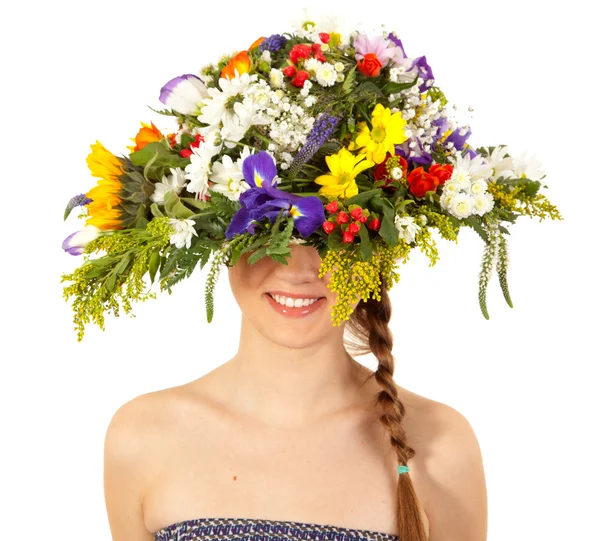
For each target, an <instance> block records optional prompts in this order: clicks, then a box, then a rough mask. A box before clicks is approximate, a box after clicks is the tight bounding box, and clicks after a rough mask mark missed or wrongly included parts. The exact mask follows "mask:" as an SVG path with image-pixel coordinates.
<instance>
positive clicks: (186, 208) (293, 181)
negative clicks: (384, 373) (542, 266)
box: [61, 20, 562, 340]
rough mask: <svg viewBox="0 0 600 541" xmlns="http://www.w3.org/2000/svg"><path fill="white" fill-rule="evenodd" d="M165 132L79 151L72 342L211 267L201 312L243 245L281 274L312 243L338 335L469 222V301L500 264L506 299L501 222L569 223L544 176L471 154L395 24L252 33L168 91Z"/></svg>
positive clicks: (146, 127)
mask: <svg viewBox="0 0 600 541" xmlns="http://www.w3.org/2000/svg"><path fill="white" fill-rule="evenodd" d="M159 101H160V102H161V103H162V104H163V105H164V106H165V108H164V109H162V110H155V109H152V110H153V111H154V112H156V113H158V114H161V115H167V116H171V117H173V121H174V122H173V124H174V128H173V131H172V132H171V133H162V132H161V131H160V130H159V129H157V128H156V126H155V125H154V123H153V122H151V123H150V124H146V123H144V122H142V127H141V129H139V131H138V133H137V135H136V136H135V137H134V138H132V140H133V142H134V143H135V144H134V145H132V146H129V147H127V148H128V150H129V152H128V154H127V155H121V156H120V157H117V156H116V155H114V154H113V153H111V152H110V151H109V150H107V149H106V148H105V147H104V146H103V145H102V144H101V143H100V142H98V141H96V143H95V144H93V145H91V153H90V154H89V156H88V158H87V163H88V166H89V168H90V171H91V173H92V175H93V177H95V178H96V179H97V184H96V185H95V186H93V187H92V188H91V189H90V190H89V191H88V192H86V193H82V194H79V195H76V196H75V197H73V198H72V199H71V200H70V201H69V203H68V205H67V208H66V211H65V214H64V219H65V220H66V219H67V217H68V216H69V214H70V212H71V211H72V210H73V209H74V208H76V207H81V211H82V212H81V214H80V218H83V219H85V226H84V227H83V228H82V229H81V230H79V231H77V232H75V233H73V234H72V235H69V236H68V237H67V238H66V239H65V240H64V242H63V249H64V250H66V251H67V252H69V253H70V254H73V255H77V256H79V255H83V258H84V262H83V263H82V264H81V265H80V266H79V267H78V268H76V269H75V270H74V272H72V273H70V274H63V275H62V277H61V281H62V282H65V281H67V282H70V284H69V285H67V286H65V287H64V297H65V299H66V300H69V299H71V298H73V310H74V313H75V316H74V323H75V330H76V331H77V336H78V340H81V339H82V338H83V335H84V327H85V324H87V323H90V322H93V323H96V324H97V325H99V326H100V328H102V329H103V330H104V314H105V313H106V312H113V314H114V315H118V314H119V309H123V310H124V311H125V312H126V313H131V311H132V310H131V301H133V300H136V301H144V300H146V299H147V298H155V296H156V295H155V293H153V292H151V293H147V284H146V281H145V278H146V277H148V279H149V281H150V285H153V284H154V282H155V281H158V282H159V286H160V290H161V291H162V290H165V289H166V290H168V292H169V293H171V287H172V286H173V285H175V284H176V283H177V282H179V281H180V280H182V279H184V278H187V277H189V276H190V275H191V274H192V272H193V271H194V270H195V269H196V268H198V267H199V268H203V267H204V266H205V265H206V264H208V263H209V261H210V269H209V273H208V278H207V282H206V287H205V300H206V311H207V320H208V321H209V322H210V321H211V320H212V317H213V311H214V300H213V292H214V287H215V284H216V280H217V277H218V275H219V271H220V268H222V266H223V265H234V264H235V263H236V262H237V260H238V259H239V258H240V256H241V255H242V254H245V253H249V257H248V263H249V264H251V265H252V264H254V263H256V262H257V261H259V260H260V259H261V258H263V257H270V258H272V259H273V260H274V261H277V262H280V263H283V264H286V262H287V259H288V257H289V256H290V254H291V252H290V244H291V243H300V244H304V245H307V246H313V247H315V248H316V249H317V250H318V252H319V255H320V256H321V267H320V270H319V276H320V277H323V276H325V275H326V274H327V273H328V272H331V278H330V280H329V283H328V287H329V288H330V289H331V290H332V291H333V292H335V293H336V294H337V297H336V299H337V300H336V304H335V305H334V306H333V308H332V311H331V320H332V323H333V325H340V324H341V323H342V322H343V321H345V320H347V319H348V318H349V316H350V314H351V313H352V306H353V305H354V304H355V303H356V301H357V300H358V299H359V298H360V299H363V300H365V301H366V300H368V299H369V298H370V297H372V298H376V299H378V300H380V296H379V291H380V288H381V285H382V281H384V282H385V284H386V286H387V287H388V288H389V287H391V286H392V285H393V284H394V283H397V282H398V280H399V272H398V263H399V262H406V261H407V260H408V258H409V254H410V251H411V250H412V249H413V248H415V247H418V248H419V250H420V251H421V252H423V253H424V254H425V255H426V256H427V257H428V258H429V260H430V265H434V264H435V263H436V261H437V260H438V252H437V248H436V243H435V240H434V238H433V236H432V230H436V231H437V232H438V234H439V235H440V236H441V237H442V238H443V239H446V240H450V241H453V242H458V233H459V230H460V228H461V227H466V226H468V227H470V228H472V229H474V230H475V231H476V232H477V234H478V235H479V236H480V237H481V239H482V240H483V242H484V254H483V260H482V268H481V272H480V275H479V291H478V297H479V306H480V309H481V312H482V314H483V315H484V317H485V318H487V319H489V314H488V311H487V307H486V290H487V286H488V282H489V280H490V277H491V274H492V271H493V270H494V269H496V270H497V272H498V275H499V281H500V286H501V289H502V292H503V294H504V297H505V299H506V302H507V303H508V305H509V306H511V307H512V301H511V298H510V295H509V290H508V285H507V266H508V253H507V237H506V235H508V233H509V231H508V227H510V225H511V224H513V223H514V222H515V221H516V219H517V218H518V217H519V216H523V215H528V216H530V217H533V216H536V217H538V218H539V219H540V221H541V220H542V219H544V218H548V217H550V218H551V219H553V220H554V219H559V220H560V219H562V217H561V216H560V213H559V212H558V210H557V209H556V207H554V206H553V205H552V204H551V203H550V202H549V201H548V199H547V198H546V196H545V195H543V194H542V193H541V189H542V187H543V188H547V186H546V185H543V184H542V182H541V181H542V180H543V179H544V177H545V174H544V173H543V172H542V171H541V170H540V164H539V163H538V162H537V161H535V160H532V159H530V158H527V156H526V155H524V154H521V155H519V156H513V155H512V154H511V153H510V152H509V149H508V147H507V146H506V145H503V144H498V145H496V146H485V147H483V146H482V147H479V148H474V147H472V146H471V145H470V144H469V143H468V142H467V141H468V139H469V137H470V135H471V130H470V128H469V126H468V124H464V123H461V122H459V121H458V120H457V119H456V118H455V116H454V114H453V107H452V106H451V104H450V103H449V102H448V100H447V99H446V96H445V95H444V93H443V92H442V90H441V89H440V88H439V87H438V86H436V84H435V79H434V76H433V71H432V69H431V67H430V66H429V64H428V62H427V59H426V57H425V56H418V57H409V56H408V55H407V54H406V52H405V49H404V46H403V44H402V41H401V40H400V36H399V35H398V34H397V33H395V32H393V31H387V30H385V31H379V32H376V31H373V32H364V31H358V30H353V31H347V32H346V31H344V32H342V31H340V28H339V27H337V26H336V24H335V20H331V21H326V20H325V21H324V22H321V23H315V22H310V21H302V22H301V24H299V25H298V27H297V28H296V29H295V30H294V31H293V32H289V33H283V34H273V35H270V36H268V37H260V38H259V39H257V40H256V41H255V42H254V43H252V44H251V45H250V46H249V47H248V48H247V49H245V50H242V51H234V52H232V53H231V54H227V55H225V56H224V57H222V58H221V59H220V60H219V61H218V62H217V63H216V64H215V63H213V64H209V65H207V66H205V67H204V68H203V69H202V70H201V71H200V72H199V73H197V74H191V73H188V74H183V75H180V76H178V77H174V78H173V79H171V80H170V81H168V82H166V84H165V85H164V86H163V87H162V88H161V89H160V93H159Z"/></svg>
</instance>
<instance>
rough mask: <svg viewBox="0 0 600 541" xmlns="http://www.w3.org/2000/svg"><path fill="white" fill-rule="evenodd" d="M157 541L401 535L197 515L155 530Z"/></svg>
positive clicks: (349, 539)
mask: <svg viewBox="0 0 600 541" xmlns="http://www.w3.org/2000/svg"><path fill="white" fill-rule="evenodd" d="M154 539H155V541H217V540H222V539H223V540H237V539H239V540H240V541H297V540H299V539H302V540H309V541H399V540H398V536H396V535H392V534H387V533H383V532H375V531H372V530H360V529H353V528H343V527H341V526H333V525H331V524H312V523H307V522H293V521H290V520H267V519H254V518H196V519H190V520H184V521H182V522H175V523H174V524H170V525H169V526H165V527H164V528H161V529H160V530H158V531H156V532H155V533H154Z"/></svg>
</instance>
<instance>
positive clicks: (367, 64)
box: [358, 53, 383, 77]
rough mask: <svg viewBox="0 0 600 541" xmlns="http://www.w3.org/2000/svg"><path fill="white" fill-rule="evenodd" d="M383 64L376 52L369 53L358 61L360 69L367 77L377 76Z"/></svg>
mask: <svg viewBox="0 0 600 541" xmlns="http://www.w3.org/2000/svg"><path fill="white" fill-rule="evenodd" d="M382 66H383V64H382V63H381V60H379V58H377V55H376V54H375V53H367V54H366V55H365V56H364V58H362V59H361V60H359V61H358V70H359V71H361V72H362V73H364V74H365V75H366V76H367V77H377V76H378V75H379V72H380V71H381V67H382Z"/></svg>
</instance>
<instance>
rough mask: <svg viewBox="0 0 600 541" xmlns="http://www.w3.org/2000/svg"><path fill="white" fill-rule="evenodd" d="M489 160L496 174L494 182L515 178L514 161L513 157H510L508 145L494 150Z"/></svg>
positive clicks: (494, 174) (493, 177)
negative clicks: (501, 178) (502, 178)
mask: <svg viewBox="0 0 600 541" xmlns="http://www.w3.org/2000/svg"><path fill="white" fill-rule="evenodd" d="M487 160H488V161H489V162H490V164H491V165H492V167H493V168H494V173H493V174H492V177H491V179H492V180H493V181H496V180H498V179H499V178H500V177H504V178H511V177H513V176H514V173H513V167H514V161H513V159H512V157H511V156H508V147H507V146H506V145H498V146H497V147H496V148H494V150H493V152H492V153H491V154H490V155H489V157H488V158H487Z"/></svg>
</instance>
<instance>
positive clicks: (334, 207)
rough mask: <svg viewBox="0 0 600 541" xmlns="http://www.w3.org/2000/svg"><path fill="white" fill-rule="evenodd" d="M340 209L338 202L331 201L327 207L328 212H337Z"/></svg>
mask: <svg viewBox="0 0 600 541" xmlns="http://www.w3.org/2000/svg"><path fill="white" fill-rule="evenodd" d="M338 208H339V207H338V202H337V201H331V202H329V203H327V204H326V205H325V209H326V210H327V212H337V211H338Z"/></svg>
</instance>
